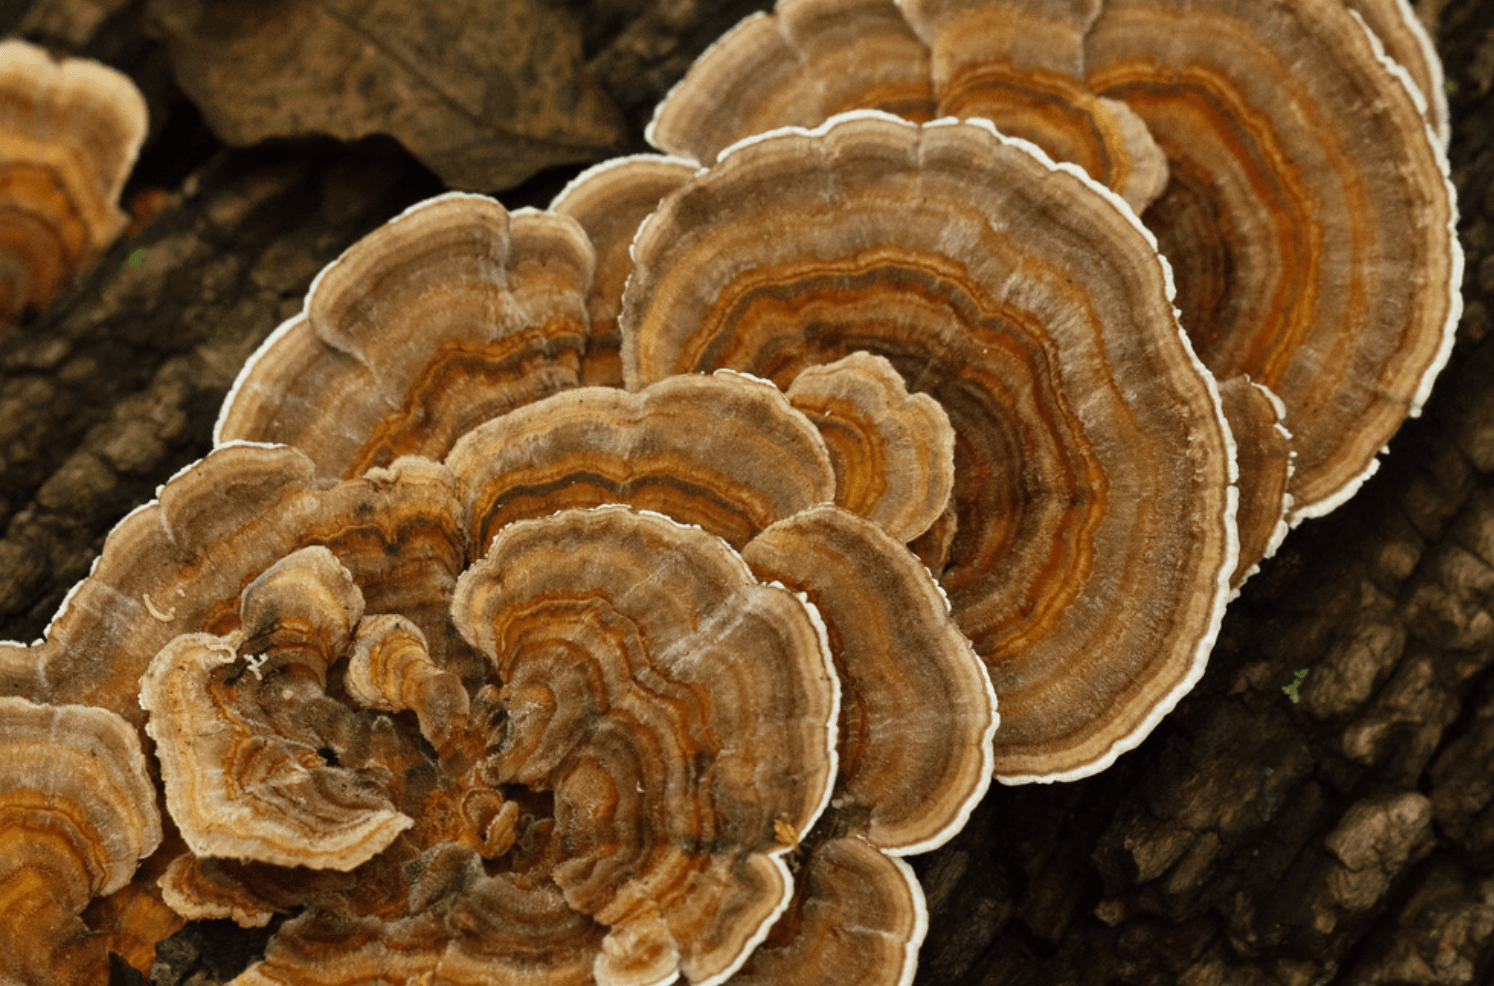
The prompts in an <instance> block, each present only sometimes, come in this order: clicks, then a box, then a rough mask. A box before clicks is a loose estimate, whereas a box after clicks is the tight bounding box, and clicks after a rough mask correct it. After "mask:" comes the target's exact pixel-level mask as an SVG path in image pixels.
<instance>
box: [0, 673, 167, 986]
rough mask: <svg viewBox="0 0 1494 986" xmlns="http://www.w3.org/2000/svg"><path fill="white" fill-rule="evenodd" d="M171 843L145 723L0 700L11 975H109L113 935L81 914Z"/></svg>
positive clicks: (1, 854)
mask: <svg viewBox="0 0 1494 986" xmlns="http://www.w3.org/2000/svg"><path fill="white" fill-rule="evenodd" d="M160 842H161V818H160V815H159V814H158V813H157V811H156V792H155V788H154V786H153V785H152V784H151V782H150V778H149V776H148V774H147V771H146V764H145V756H144V754H143V753H142V752H141V749H140V739H139V737H138V735H137V734H136V732H135V730H134V728H132V727H131V726H130V725H129V724H128V723H127V722H125V721H124V720H123V719H121V718H120V717H119V716H116V715H113V714H111V713H109V712H106V711H104V710H103V709H90V708H84V707H81V706H73V705H66V706H48V705H36V704H33V703H31V702H28V701H26V700H25V699H21V698H14V697H0V939H3V940H4V941H5V942H6V943H7V945H6V948H5V950H4V953H3V954H0V979H4V980H5V981H7V982H24V983H45V984H52V983H57V984H71V983H78V982H99V981H101V980H102V979H106V978H107V977H108V964H109V963H108V956H107V954H106V952H105V948H104V944H105V943H104V940H103V939H102V938H100V937H99V936H97V935H95V934H93V933H92V932H91V931H90V930H89V929H88V928H87V927H86V926H85V925H84V924H83V922H82V921H81V920H80V919H79V918H78V914H79V912H81V911H82V910H83V908H84V907H85V906H86V905H87V904H88V901H89V899H90V898H92V897H95V896H99V895H102V894H110V893H114V892H115V891H117V890H119V889H120V888H121V887H123V886H124V885H125V884H126V882H128V881H129V879H130V876H131V875H132V874H133V873H134V872H135V867H136V865H137V864H138V862H139V860H140V858H141V857H142V856H148V855H150V854H151V853H152V852H154V851H155V849H156V847H157V846H158V845H159V844H160Z"/></svg>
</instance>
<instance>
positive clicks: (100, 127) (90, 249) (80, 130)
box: [0, 40, 146, 320]
mask: <svg viewBox="0 0 1494 986" xmlns="http://www.w3.org/2000/svg"><path fill="white" fill-rule="evenodd" d="M145 130H146V110H145V99H144V98H143V97H142V96H141V95H140V92H139V90H137V89H136V88H135V85H134V83H132V82H131V81H130V80H129V79H128V78H127V77H126V76H124V75H122V74H120V73H119V72H116V71H115V70H114V69H112V68H109V67H108V66H106V65H101V64H99V63H98V62H94V61H89V60H87V59H77V58H69V59H64V60H63V61H61V62H54V61H53V60H52V58H51V56H49V55H48V54H47V52H46V51H45V50H43V49H41V48H38V47H37V46H35V45H32V44H28V43H27V42H25V41H19V40H8V41H3V42H0V175H3V181H0V320H10V319H13V318H14V317H15V316H16V315H17V314H19V313H20V312H21V310H22V309H23V308H25V307H26V306H27V305H30V306H33V307H36V308H41V307H43V306H45V305H46V304H47V303H48V302H50V301H51V300H52V299H53V297H55V296H56V295H57V293H58V292H59V291H61V290H62V288H63V287H64V286H65V284H66V282H67V279H68V278H69V277H70V276H71V275H73V274H74V273H77V272H78V271H80V270H83V269H84V268H86V267H88V266H90V265H91V264H92V263H93V262H94V260H95V259H96V258H97V256H98V255H99V253H100V252H102V251H103V249H104V248H105V247H106V246H108V245H109V244H110V243H111V242H113V240H114V238H115V237H116V236H118V235H119V232H120V230H122V229H123V228H124V226H125V222H126V219H127V217H126V216H125V214H124V213H123V212H121V211H120V208H119V193H120V190H121V189H122V188H124V183H125V179H126V178H128V177H129V174H130V169H131V168H132V167H133V166H134V163H135V155H136V154H137V153H138V152H139V150H140V144H141V142H142V141H144V140H145Z"/></svg>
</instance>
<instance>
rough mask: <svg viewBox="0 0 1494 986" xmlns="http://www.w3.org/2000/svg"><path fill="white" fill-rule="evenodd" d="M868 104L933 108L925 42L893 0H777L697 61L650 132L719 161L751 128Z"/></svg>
mask: <svg viewBox="0 0 1494 986" xmlns="http://www.w3.org/2000/svg"><path fill="white" fill-rule="evenodd" d="M862 108H870V109H879V110H885V111H887V112H889V113H895V114H897V115H898V116H901V117H904V118H905V119H910V120H916V121H920V122H921V121H924V120H931V119H933V117H934V115H935V106H934V92H933V86H932V85H931V83H930V79H929V52H928V49H927V48H926V47H924V45H923V43H922V42H921V41H919V40H918V38H917V37H916V36H915V35H914V34H913V32H912V31H911V30H909V28H908V25H907V23H906V22H905V21H904V20H903V17H902V15H901V14H900V13H899V12H898V4H897V2H896V0H779V2H778V3H777V4H776V5H775V6H774V8H773V13H772V14H761V13H759V14H753V15H751V16H749V17H748V18H747V19H746V20H744V21H742V22H741V23H740V24H738V25H737V26H736V27H735V28H733V29H732V30H731V31H729V32H727V33H726V34H725V35H723V36H722V37H721V38H719V39H718V40H717V41H716V42H715V43H714V44H713V45H711V47H710V48H709V49H707V51H706V52H705V54H703V55H702V56H701V57H700V58H699V59H697V60H696V62H695V64H694V65H692V66H690V70H689V72H687V73H686V74H685V77H684V78H683V79H681V80H680V81H679V82H677V83H675V86H674V88H673V89H672V90H670V93H669V95H668V96H667V97H665V99H664V100H663V101H662V102H661V103H660V104H659V105H658V107H657V108H656V109H655V110H654V118H653V121H652V122H651V123H650V124H649V127H648V130H647V131H646V133H645V137H646V138H647V140H648V142H649V143H651V144H653V145H654V146H655V147H658V148H661V149H663V150H666V151H668V152H670V153H672V154H683V155H686V156H688V157H692V158H694V159H695V160H697V161H700V162H702V163H704V164H713V163H715V160H716V156H717V155H718V154H720V153H721V151H723V150H724V149H725V148H726V147H727V146H728V145H730V144H734V143H736V142H737V141H739V140H741V139H743V138H745V137H750V136H752V135H753V134H759V133H764V132H766V131H768V130H773V129H776V128H778V127H788V126H803V127H812V126H814V125H816V124H818V123H820V122H822V121H824V120H826V119H828V118H829V117H831V116H834V115H835V114H836V113H841V112H844V111H846V110H854V109H862Z"/></svg>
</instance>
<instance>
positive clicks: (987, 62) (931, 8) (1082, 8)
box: [898, 0, 1167, 212]
mask: <svg viewBox="0 0 1494 986" xmlns="http://www.w3.org/2000/svg"><path fill="white" fill-rule="evenodd" d="M1101 5H1102V0H1037V2H1020V0H1000V2H996V3H991V2H988V0H901V2H900V3H899V5H898V6H899V9H900V10H901V11H902V12H903V14H904V16H906V17H907V18H908V23H909V24H910V26H911V27H912V29H913V30H914V31H915V32H917V34H918V36H919V37H920V38H922V39H923V41H924V43H925V44H927V45H928V46H929V48H930V50H931V51H932V65H931V70H932V73H933V80H934V89H935V92H936V93H937V95H938V100H939V112H940V114H947V115H953V116H958V117H963V118H969V117H982V118H984V119H987V120H990V121H991V122H992V123H994V124H996V127H997V129H999V130H1000V131H1001V132H1002V133H1004V134H1007V135H1009V136H1012V137H1020V138H1022V139H1024V140H1030V141H1032V143H1034V144H1036V145H1037V146H1038V147H1041V148H1042V149H1043V150H1044V151H1045V152H1047V154H1048V155H1049V156H1050V157H1052V158H1053V159H1054V160H1055V161H1069V162H1071V163H1073V164H1077V165H1079V166H1080V167H1081V168H1083V169H1084V170H1085V171H1086V172H1088V173H1089V175H1090V176H1091V177H1093V178H1094V179H1095V180H1096V181H1098V182H1100V184H1102V185H1105V186H1106V187H1108V188H1111V189H1114V190H1115V191H1116V193H1118V194H1119V195H1120V196H1121V197H1122V198H1123V199H1125V200H1126V203H1127V204H1128V205H1130V206H1131V207H1132V208H1133V209H1135V210H1136V211H1137V212H1141V211H1142V210H1143V209H1145V208H1146V207H1147V205H1148V204H1150V203H1151V202H1152V200H1153V199H1155V198H1156V197H1157V195H1158V194H1159V193H1160V192H1161V191H1162V188H1163V186H1164V185H1166V184H1167V162H1166V160H1165V158H1164V157H1163V154H1162V151H1161V150H1160V149H1159V148H1158V147H1157V145H1156V143H1155V142H1154V141H1153V140H1152V138H1151V135H1150V134H1149V133H1148V132H1147V128H1146V124H1144V123H1142V121H1141V119H1140V118H1139V117H1138V116H1137V115H1136V114H1135V113H1133V112H1132V111H1131V109H1130V108H1129V107H1127V106H1126V105H1125V104H1124V103H1121V102H1117V101H1116V100H1113V99H1103V98H1099V97H1097V96H1096V95H1095V94H1094V93H1093V92H1091V91H1090V90H1089V89H1088V87H1086V86H1085V84H1084V82H1083V81H1082V78H1081V77H1080V72H1081V67H1082V65H1083V43H1084V36H1085V33H1086V32H1087V31H1088V30H1089V29H1090V27H1091V25H1092V24H1093V23H1094V20H1095V17H1096V16H1098V14H1099V12H1100V7H1101Z"/></svg>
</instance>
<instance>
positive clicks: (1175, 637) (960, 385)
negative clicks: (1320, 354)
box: [623, 114, 1235, 779]
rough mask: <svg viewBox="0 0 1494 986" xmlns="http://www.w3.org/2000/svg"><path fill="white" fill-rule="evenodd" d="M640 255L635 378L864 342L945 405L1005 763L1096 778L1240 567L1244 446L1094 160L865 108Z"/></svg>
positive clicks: (668, 221) (784, 368) (674, 206)
mask: <svg viewBox="0 0 1494 986" xmlns="http://www.w3.org/2000/svg"><path fill="white" fill-rule="evenodd" d="M993 174H997V175H1000V176H1001V180H1000V181H999V182H996V181H992V180H991V176H992V175H993ZM634 253H635V259H636V261H637V264H638V268H637V270H636V271H635V273H634V276H633V278H632V279H631V280H630V281H629V285H628V292H627V295H626V297H625V300H624V313H623V331H624V337H623V367H624V372H625V374H627V376H628V379H629V383H630V385H633V386H637V385H640V384H643V383H647V382H649V381H652V380H658V379H662V378H663V377H666V376H669V375H670V374H673V373H682V372H690V371H698V370H703V369H710V368H712V367H719V366H727V367H731V368H735V369H740V370H745V371H747V372H751V373H755V374H758V375H760V376H764V377H768V378H770V379H772V380H774V381H776V382H778V383H780V384H781V385H787V384H788V383H789V382H790V381H792V380H793V379H794V377H796V376H797V375H798V374H799V373H800V372H801V371H802V370H804V369H805V368H807V367H809V366H813V365H816V364H821V363H827V362H831V361H834V360H837V359H840V358H842V357H844V356H846V355H848V354H849V353H851V352H854V351H856V350H870V351H873V352H876V353H879V354H881V355H883V356H886V357H887V358H888V359H889V360H890V361H891V362H892V364H893V365H894V366H895V367H896V368H897V369H898V370H899V371H900V372H901V373H902V374H903V375H904V376H905V377H906V378H907V379H909V380H912V381H914V386H915V389H918V390H924V391H926V392H928V393H929V394H930V395H931V396H933V397H934V398H935V399H937V400H938V401H939V402H940V403H941V404H942V405H943V407H944V410H945V412H946V413H947V414H948V415H949V419H950V422H951V424H952V425H953V426H954V430H955V434H956V444H955V466H956V473H955V476H956V480H955V498H956V502H957V505H958V510H959V533H958V535H957V537H956V541H955V545H954V549H953V558H952V561H951V564H950V567H949V568H948V569H947V570H946V571H945V573H944V576H943V582H944V586H945V588H946V589H947V590H948V591H949V593H950V596H951V599H952V600H953V603H954V609H955V616H956V619H957V620H958V621H959V623H960V625H961V627H962V628H963V629H964V630H965V632H966V633H967V634H969V635H970V636H971V638H972V640H973V641H974V642H975V645H976V649H977V651H978V652H979V653H980V654H981V655H982V656H983V657H984V658H985V659H986V661H987V662H988V664H989V665H990V667H991V673H992V678H993V680H994V682H995V684H996V691H997V694H999V695H1000V696H1001V702H1002V719H1003V722H1002V729H1001V730H1000V732H999V733H998V734H997V738H996V745H997V766H996V772H997V774H998V775H999V776H1002V777H1004V778H1007V779H1017V778H1026V779H1036V778H1039V777H1041V778H1049V779H1052V778H1057V777H1069V776H1079V775H1081V774H1084V773H1090V772H1093V771H1095V770H1098V769H1101V768H1103V767H1104V766H1105V765H1106V764H1108V763H1109V762H1110V761H1111V760H1113V759H1114V757H1115V756H1116V755H1117V754H1118V753H1119V752H1121V751H1122V750H1124V749H1127V748H1129V747H1130V746H1131V745H1134V744H1135V743H1136V742H1139V739H1140V737H1141V736H1143V735H1145V733H1146V732H1148V731H1149V730H1150V728H1151V726H1152V725H1153V724H1154V723H1155V722H1156V721H1157V719H1158V718H1160V716H1161V715H1162V713H1163V712H1164V711H1165V710H1166V709H1168V708H1170V707H1171V705H1172V704H1173V703H1174V702H1176V701H1177V699H1178V697H1180V696H1181V695H1182V694H1183V693H1184V692H1185V691H1186V690H1187V689H1188V688H1189V687H1191V685H1192V683H1193V682H1194V681H1195V680H1196V679H1197V676H1198V675H1199V674H1200V673H1201V672H1202V668H1203V662H1204V659H1205V655H1206V654H1207V652H1208V649H1209V646H1210V644H1211V643H1212V640H1213V637H1214V634H1215V632H1216V630H1217V627H1218V621H1219V618H1220V613H1221V610H1222V606H1223V599H1224V594H1225V591H1226V586H1225V583H1226V581H1227V576H1228V573H1229V571H1230V570H1232V569H1233V567H1234V563H1235V535H1234V527H1233V511H1234V504H1233V489H1232V487H1231V485H1230V483H1231V478H1232V477H1231V469H1232V463H1233V459H1232V451H1231V448H1230V445H1229V441H1228V438H1227V435H1226V432H1225V430H1224V426H1223V424H1222V419H1221V417H1220V413H1219V406H1218V397H1217V395H1216V394H1215V392H1214V389H1213V383H1212V380H1211V379H1210V378H1209V377H1208V375H1207V374H1206V373H1204V372H1203V371H1202V369H1201V367H1200V366H1199V365H1198V363H1197V361H1196V359H1194V357H1193V355H1192V352H1191V350H1190V349H1189V347H1188V345H1187V342H1186V340H1185V339H1184V338H1183V337H1182V335H1181V333H1180V331H1179V329H1178V327H1177V323H1176V321H1175V320H1174V318H1173V315H1172V307H1171V303H1170V300H1169V291H1168V281H1167V275H1166V273H1165V270H1164V268H1163V266H1162V264H1161V262H1160V261H1159V260H1158V259H1157V256H1156V253H1155V251H1154V250H1153V248H1152V246H1151V243H1150V240H1149V237H1147V236H1146V234H1145V233H1144V232H1143V231H1142V230H1140V228H1139V226H1138V225H1137V223H1136V220H1135V218H1134V216H1133V215H1132V214H1131V213H1130V212H1129V210H1125V209H1123V208H1121V207H1118V206H1117V205H1116V204H1115V203H1114V202H1113V201H1112V199H1111V198H1110V197H1107V194H1106V193H1104V192H1103V191H1101V190H1100V189H1099V188H1098V187H1097V186H1096V185H1094V183H1093V182H1091V181H1089V180H1088V179H1085V178H1083V177H1081V176H1080V175H1079V174H1078V171H1077V169H1074V168H1067V169H1066V168H1055V167H1054V166H1053V165H1052V164H1051V163H1049V162H1047V161H1046V160H1044V159H1042V158H1041V157H1040V156H1037V155H1035V154H1034V153H1032V152H1030V151H1029V150H1028V149H1027V148H1026V146H1025V145H1022V144H1021V143H1019V142H1013V141H1010V140H1006V139H1004V138H1001V137H999V136H998V135H996V134H995V133H994V132H992V131H991V130H990V129H989V128H988V127H984V126H977V125H971V124H952V125H951V124H942V125H929V126H926V127H923V128H918V127H914V126H911V125H909V124H906V123H903V122H902V121H898V120H895V119H893V118H890V117H887V116H885V115H883V114H847V115H846V116H844V117H840V118H838V119H837V120H835V121H832V123H831V124H827V126H826V128H824V129H823V130H821V131H815V132H804V131H794V130H788V131H779V132H776V133H774V134H771V135H767V136H764V137H763V138H760V139H758V140H756V141H753V142H747V143H743V144H739V145H737V147H736V148H735V149H734V150H733V151H732V152H731V153H729V154H727V155H725V156H724V157H723V158H722V160H721V161H720V162H719V163H718V164H717V165H716V167H714V168H713V169H711V170H710V171H709V172H707V173H705V174H703V175H701V176H699V177H697V178H696V179H694V180H693V181H692V182H690V183H689V184H688V185H686V186H685V187H684V188H682V189H681V190H680V191H679V192H676V193H675V194H674V195H671V196H670V197H669V198H668V199H666V200H665V202H664V204H663V205H662V206H661V207H660V209H659V211H658V212H656V213H655V214H654V215H653V216H652V217H651V218H650V219H649V220H648V221H647V222H646V223H645V224H644V226H643V228H642V229H641V230H640V231H639V235H638V239H637V240H636V241H635V244H634ZM1180 518H1189V520H1187V521H1186V522H1183V523H1180ZM1161 558H1166V559H1168V562H1167V564H1165V565H1162V564H1158V563H1157V560H1158V559H1161ZM1122 586H1125V587H1126V589H1125V590H1124V591H1122V590H1121V588H1120V587H1122ZM1142 586H1144V587H1146V590H1147V591H1137V587H1142ZM1142 614H1146V615H1145V616H1144V617H1143V616H1142Z"/></svg>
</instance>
